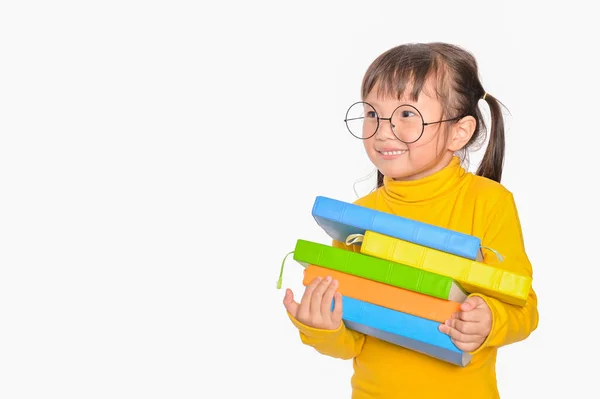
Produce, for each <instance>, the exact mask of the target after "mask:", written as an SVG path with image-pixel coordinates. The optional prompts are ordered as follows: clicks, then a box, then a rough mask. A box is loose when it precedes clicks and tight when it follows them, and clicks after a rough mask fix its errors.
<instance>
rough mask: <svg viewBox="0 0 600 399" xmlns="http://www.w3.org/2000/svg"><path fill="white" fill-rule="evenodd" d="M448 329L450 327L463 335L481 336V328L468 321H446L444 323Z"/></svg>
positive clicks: (479, 325)
mask: <svg viewBox="0 0 600 399" xmlns="http://www.w3.org/2000/svg"><path fill="white" fill-rule="evenodd" d="M445 324H446V325H447V326H448V327H452V328H454V329H456V330H458V331H459V332H461V333H463V334H477V335H481V332H482V330H483V327H482V325H481V324H479V323H473V322H469V321H462V320H458V319H450V320H446V323H445Z"/></svg>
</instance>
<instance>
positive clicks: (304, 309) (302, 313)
mask: <svg viewBox="0 0 600 399" xmlns="http://www.w3.org/2000/svg"><path fill="white" fill-rule="evenodd" d="M320 282H321V277H315V278H314V279H313V280H312V281H311V282H310V284H308V285H307V286H306V288H305V289H304V294H303V295H302V299H301V300H300V307H299V308H298V316H299V317H303V318H307V317H308V315H309V314H310V301H311V297H312V293H313V291H314V290H315V288H316V287H317V285H319V283H320Z"/></svg>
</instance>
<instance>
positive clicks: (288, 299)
mask: <svg viewBox="0 0 600 399" xmlns="http://www.w3.org/2000/svg"><path fill="white" fill-rule="evenodd" d="M283 306H285V309H286V310H287V311H288V312H289V313H290V314H291V315H292V317H293V318H296V315H297V314H298V307H299V306H300V305H299V304H298V302H296V301H295V300H294V293H293V292H292V290H290V289H289V288H287V289H286V290H285V295H284V297H283Z"/></svg>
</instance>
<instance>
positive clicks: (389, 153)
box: [381, 150, 406, 155]
mask: <svg viewBox="0 0 600 399" xmlns="http://www.w3.org/2000/svg"><path fill="white" fill-rule="evenodd" d="M405 152H406V150H400V151H382V152H381V153H382V154H383V155H400V154H404V153H405Z"/></svg>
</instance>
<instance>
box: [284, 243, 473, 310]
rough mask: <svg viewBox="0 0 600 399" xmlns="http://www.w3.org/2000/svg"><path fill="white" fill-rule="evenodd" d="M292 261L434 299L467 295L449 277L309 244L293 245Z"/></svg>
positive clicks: (334, 248)
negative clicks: (294, 246)
mask: <svg viewBox="0 0 600 399" xmlns="http://www.w3.org/2000/svg"><path fill="white" fill-rule="evenodd" d="M294 260H296V261H297V262H298V263H300V264H301V265H302V266H304V267H308V265H311V264H312V265H316V266H321V267H324V268H328V269H332V270H336V271H339V272H342V273H347V274H352V275H354V276H358V277H363V278H366V279H369V280H373V281H378V282H380V283H384V284H388V285H393V286H396V287H400V288H404V289H406V290H410V291H415V292H419V293H422V294H426V295H430V296H433V297H436V298H441V299H446V300H450V301H455V302H463V301H464V300H465V299H466V298H467V293H466V292H465V291H464V290H463V289H462V288H461V287H460V285H458V284H457V283H456V282H455V281H454V280H453V279H451V278H449V277H445V276H441V275H439V274H435V273H431V272H428V271H425V270H421V269H417V268H414V267H411V266H406V265H403V264H401V263H396V262H390V261H387V260H383V259H380V258H376V257H373V256H370V255H365V254H362V253H360V252H352V251H349V250H345V249H342V248H337V247H333V246H329V245H324V244H319V243H316V242H312V241H306V240H298V241H297V242H296V248H295V249H294Z"/></svg>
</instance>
